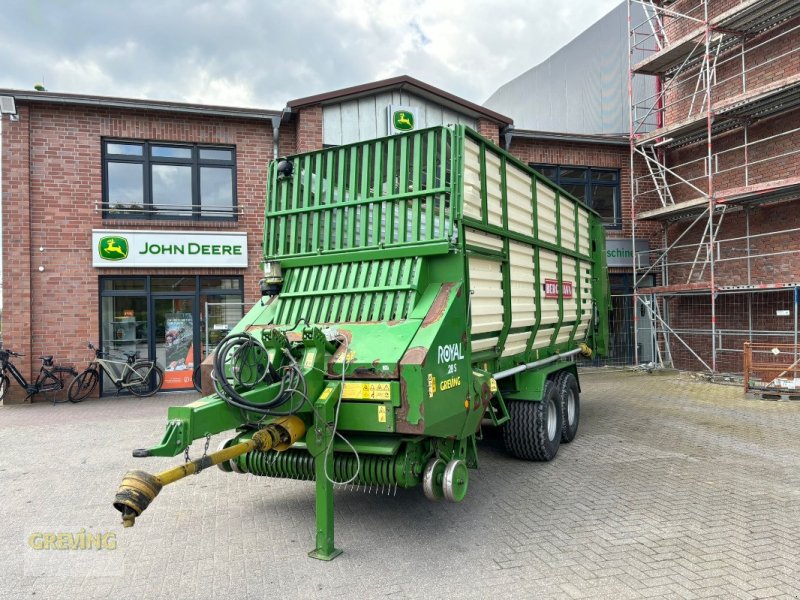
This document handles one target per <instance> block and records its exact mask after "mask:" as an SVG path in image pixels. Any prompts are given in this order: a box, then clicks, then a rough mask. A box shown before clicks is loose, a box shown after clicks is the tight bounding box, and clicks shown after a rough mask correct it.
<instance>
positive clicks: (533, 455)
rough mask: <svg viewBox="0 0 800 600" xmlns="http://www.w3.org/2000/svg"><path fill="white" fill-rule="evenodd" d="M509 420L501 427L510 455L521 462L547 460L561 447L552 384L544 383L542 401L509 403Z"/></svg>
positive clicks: (557, 403)
mask: <svg viewBox="0 0 800 600" xmlns="http://www.w3.org/2000/svg"><path fill="white" fill-rule="evenodd" d="M508 414H509V416H510V417H511V420H510V421H509V422H508V423H506V424H505V426H504V427H503V443H504V445H505V447H506V451H508V453H509V454H511V455H513V456H516V457H517V458H522V459H524V460H536V461H550V460H553V459H554V458H555V456H556V454H557V453H558V447H559V445H560V444H561V430H562V425H561V401H560V398H559V397H558V389H557V386H556V384H555V382H554V381H552V380H547V382H546V383H545V386H544V395H543V397H542V400H541V401H538V402H535V401H530V400H511V401H509V402H508Z"/></svg>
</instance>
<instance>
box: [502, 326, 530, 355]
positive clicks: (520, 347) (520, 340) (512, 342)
mask: <svg viewBox="0 0 800 600" xmlns="http://www.w3.org/2000/svg"><path fill="white" fill-rule="evenodd" d="M530 335H531V334H530V332H529V331H526V332H523V333H512V334H510V335H509V336H508V339H506V347H505V348H503V356H512V355H514V354H519V353H520V352H525V348H527V347H528V338H529V337H530Z"/></svg>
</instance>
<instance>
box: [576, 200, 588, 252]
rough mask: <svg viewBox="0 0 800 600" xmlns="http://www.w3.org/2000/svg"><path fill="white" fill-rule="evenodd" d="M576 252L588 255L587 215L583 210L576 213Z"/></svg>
mask: <svg viewBox="0 0 800 600" xmlns="http://www.w3.org/2000/svg"><path fill="white" fill-rule="evenodd" d="M578 226H579V230H578V252H580V253H581V254H585V255H588V254H589V213H588V212H586V211H585V210H579V211H578Z"/></svg>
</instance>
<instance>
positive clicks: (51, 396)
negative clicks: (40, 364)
mask: <svg viewBox="0 0 800 600" xmlns="http://www.w3.org/2000/svg"><path fill="white" fill-rule="evenodd" d="M49 371H50V373H49V374H48V375H46V376H45V378H44V379H43V380H42V383H41V384H40V385H39V389H40V391H42V392H44V397H45V398H47V399H48V400H51V401H52V402H53V404H59V403H61V402H66V401H67V400H68V395H67V388H68V387H69V385H68V383H67V382H69V380H70V379H72V378H73V377H75V371H74V369H71V368H69V367H52V368H50V369H49Z"/></svg>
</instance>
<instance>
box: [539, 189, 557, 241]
mask: <svg viewBox="0 0 800 600" xmlns="http://www.w3.org/2000/svg"><path fill="white" fill-rule="evenodd" d="M536 202H537V213H536V214H537V216H538V219H539V239H540V240H542V241H544V242H550V243H551V244H555V243H556V193H555V192H554V191H553V190H551V189H550V188H549V187H547V186H546V185H545V184H543V183H542V182H541V181H537V182H536Z"/></svg>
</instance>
